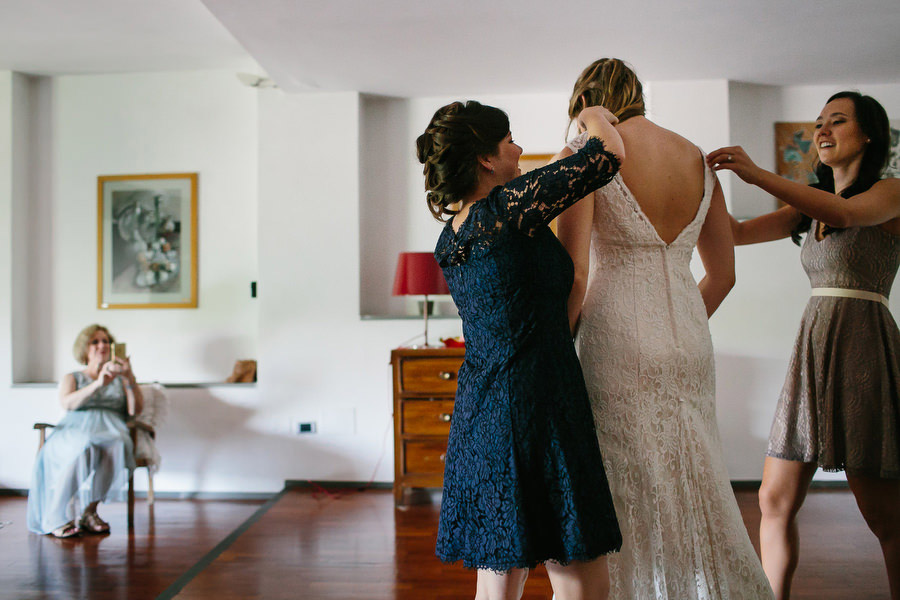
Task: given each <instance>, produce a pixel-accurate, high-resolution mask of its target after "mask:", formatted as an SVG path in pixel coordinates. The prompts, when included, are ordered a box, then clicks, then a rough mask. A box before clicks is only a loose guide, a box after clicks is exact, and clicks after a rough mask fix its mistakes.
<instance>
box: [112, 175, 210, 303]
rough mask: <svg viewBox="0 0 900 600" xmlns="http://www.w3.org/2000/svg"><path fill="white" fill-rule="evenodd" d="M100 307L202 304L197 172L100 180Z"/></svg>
mask: <svg viewBox="0 0 900 600" xmlns="http://www.w3.org/2000/svg"><path fill="white" fill-rule="evenodd" d="M97 307H98V308H103V309H107V308H196V307H197V173H163V174H151V175H103V176H100V177H98V178H97Z"/></svg>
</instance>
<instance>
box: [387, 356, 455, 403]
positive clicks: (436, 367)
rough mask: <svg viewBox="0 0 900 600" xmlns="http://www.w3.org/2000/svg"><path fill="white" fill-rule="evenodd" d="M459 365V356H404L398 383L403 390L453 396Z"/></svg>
mask: <svg viewBox="0 0 900 600" xmlns="http://www.w3.org/2000/svg"><path fill="white" fill-rule="evenodd" d="M461 365H462V359H461V358H427V359H424V358H406V359H404V360H403V362H401V363H400V383H401V385H402V388H403V391H404V392H414V393H420V394H440V395H442V396H453V395H455V394H456V376H457V374H458V373H459V367H460V366H461Z"/></svg>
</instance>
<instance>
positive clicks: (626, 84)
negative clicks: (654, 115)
mask: <svg viewBox="0 0 900 600" xmlns="http://www.w3.org/2000/svg"><path fill="white" fill-rule="evenodd" d="M588 106H603V107H605V108H606V109H607V110H609V112H611V113H612V114H614V115H616V116H617V117H619V121H620V122H621V121H624V120H626V119H630V118H631V117H637V116H642V115H644V113H645V112H646V110H645V109H644V90H643V87H642V86H641V81H640V79H638V78H637V75H635V74H634V71H633V70H632V69H631V67H629V66H628V65H627V64H625V63H624V62H623V61H621V60H619V59H618V58H601V59H599V60H595V61H594V62H592V63H591V64H590V65H589V66H588V68H587V69H585V70H584V71H582V73H581V75H579V77H578V80H577V81H575V88H574V89H573V90H572V97H571V98H570V99H569V119H570V121H569V124H570V125H571V123H572V121H573V120H575V118H576V117H577V116H578V114H579V113H580V112H581V111H582V110H584V109H585V108H587V107H588Z"/></svg>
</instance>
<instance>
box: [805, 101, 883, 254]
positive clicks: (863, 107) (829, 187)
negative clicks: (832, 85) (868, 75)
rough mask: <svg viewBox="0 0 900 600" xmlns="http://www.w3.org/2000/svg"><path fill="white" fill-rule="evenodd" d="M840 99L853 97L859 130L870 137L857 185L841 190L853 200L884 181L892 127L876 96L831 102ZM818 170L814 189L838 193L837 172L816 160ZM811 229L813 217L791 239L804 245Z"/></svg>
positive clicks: (826, 230) (828, 230)
mask: <svg viewBox="0 0 900 600" xmlns="http://www.w3.org/2000/svg"><path fill="white" fill-rule="evenodd" d="M840 98H849V99H850V100H852V101H853V108H854V110H855V112H856V122H857V123H859V128H860V130H861V131H862V132H863V134H865V136H866V137H867V138H869V141H868V143H867V144H866V149H865V150H864V151H863V158H862V163H861V164H860V166H859V174H858V175H857V176H856V179H855V180H854V181H853V183H851V184H850V185H849V186H847V187H846V188H845V189H843V190H841V193H840V195H841V197H843V198H850V197H851V196H855V195H857V194H861V193H863V192H865V191H867V190H868V189H869V188H871V187H872V186H873V185H875V183H876V182H877V181H879V180H880V179H881V174H882V172H884V168H885V167H886V166H887V163H888V160H889V159H890V154H891V126H890V123H889V121H888V116H887V112H885V110H884V107H883V106H881V104H879V103H878V100H876V99H875V98H873V97H872V96H863V95H862V94H860V93H859V92H847V91H845V92H838V93H837V94H834V95H833V96H832V97H831V98H829V99H828V102H831V101H832V100H838V99H840ZM828 102H826V104H827V103H828ZM814 171H815V174H816V177H817V178H818V180H819V182H818V183H814V184H812V187H814V188H816V189H820V190H824V191H826V192H831V193H834V172H833V171H832V170H831V167H829V166H828V165H825V164H822V162H821V161H819V160H818V159H816V164H815V168H814ZM811 226H812V218H811V217H809V216H807V215H803V218H802V219H800V223H798V224H797V227H795V228H794V230H793V231H791V239H792V240H794V243H795V244H797V245H798V246H799V245H800V240H801V234H803V233H806V232H807V231H809V229H810V227H811ZM837 230H838V228H836V227H831V226H829V225H826V226H825V227H824V228H823V233H825V234H828V233H831V232H833V231H837Z"/></svg>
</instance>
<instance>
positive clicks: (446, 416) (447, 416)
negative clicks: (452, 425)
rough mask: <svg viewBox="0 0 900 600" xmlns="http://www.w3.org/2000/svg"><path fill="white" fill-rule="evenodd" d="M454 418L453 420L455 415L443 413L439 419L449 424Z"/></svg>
mask: <svg viewBox="0 0 900 600" xmlns="http://www.w3.org/2000/svg"><path fill="white" fill-rule="evenodd" d="M452 418H453V413H441V414H440V415H439V416H438V419H440V420H441V421H443V422H444V423H449V422H450V420H451V419H452Z"/></svg>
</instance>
